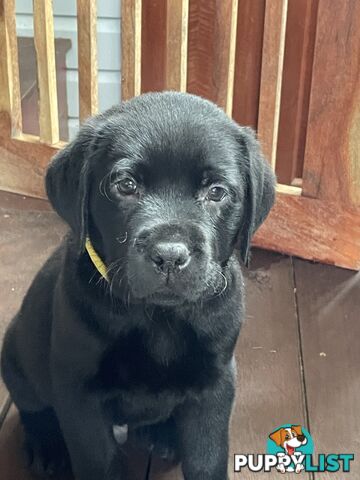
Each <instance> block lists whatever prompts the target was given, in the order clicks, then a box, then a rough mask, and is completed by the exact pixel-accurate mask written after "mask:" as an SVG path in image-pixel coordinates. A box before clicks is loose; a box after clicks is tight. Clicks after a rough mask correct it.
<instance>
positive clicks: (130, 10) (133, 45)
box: [121, 0, 142, 100]
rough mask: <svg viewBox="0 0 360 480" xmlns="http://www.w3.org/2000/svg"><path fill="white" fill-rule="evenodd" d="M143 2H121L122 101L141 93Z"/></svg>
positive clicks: (124, 0)
mask: <svg viewBox="0 0 360 480" xmlns="http://www.w3.org/2000/svg"><path fill="white" fill-rule="evenodd" d="M141 11H142V0H122V2H121V99H122V100H127V99H129V98H131V97H134V96H136V95H140V93H141Z"/></svg>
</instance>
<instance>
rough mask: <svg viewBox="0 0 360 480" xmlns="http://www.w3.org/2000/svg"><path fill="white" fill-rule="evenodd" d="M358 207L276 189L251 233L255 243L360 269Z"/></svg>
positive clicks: (277, 250)
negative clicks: (273, 200)
mask: <svg viewBox="0 0 360 480" xmlns="http://www.w3.org/2000/svg"><path fill="white" fill-rule="evenodd" d="M359 219H360V210H351V209H345V208H344V207H343V206H341V205H339V203H338V202H336V201H332V202H331V203H330V202H327V201H322V200H316V199H313V198H306V197H304V196H299V195H288V194H284V193H278V194H277V199H276V203H275V206H274V208H273V209H272V210H271V212H270V215H269V217H268V219H267V220H266V221H265V223H264V224H263V225H262V226H261V227H260V229H259V231H258V232H257V233H256V235H255V237H254V241H253V244H254V245H255V246H257V247H261V248H265V249H268V250H274V251H276V252H279V251H280V252H283V253H286V254H289V255H295V256H298V257H302V258H306V259H309V260H314V261H317V262H323V263H329V264H331V265H337V266H338V267H344V268H349V269H352V270H360V220H359Z"/></svg>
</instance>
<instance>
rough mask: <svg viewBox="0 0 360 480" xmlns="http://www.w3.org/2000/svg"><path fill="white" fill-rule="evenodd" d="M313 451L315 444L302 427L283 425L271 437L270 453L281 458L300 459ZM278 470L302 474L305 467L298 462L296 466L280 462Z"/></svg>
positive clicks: (269, 442) (269, 443)
mask: <svg viewBox="0 0 360 480" xmlns="http://www.w3.org/2000/svg"><path fill="white" fill-rule="evenodd" d="M306 447H308V448H306ZM312 450H313V442H312V439H311V437H310V434H309V432H308V431H307V430H306V429H304V428H302V427H301V425H291V424H288V425H283V426H282V427H280V428H278V429H277V430H275V431H274V432H272V433H271V434H270V435H269V440H268V451H269V453H274V454H276V455H277V456H278V457H279V458H281V457H285V456H288V457H291V458H292V459H299V458H301V456H302V455H304V454H307V453H312ZM276 468H277V470H278V471H279V472H280V473H285V472H295V473H300V472H301V471H303V470H304V465H303V463H301V462H296V465H295V464H294V463H293V462H292V463H291V464H290V465H289V466H285V464H284V463H281V462H279V464H278V465H277V467H276Z"/></svg>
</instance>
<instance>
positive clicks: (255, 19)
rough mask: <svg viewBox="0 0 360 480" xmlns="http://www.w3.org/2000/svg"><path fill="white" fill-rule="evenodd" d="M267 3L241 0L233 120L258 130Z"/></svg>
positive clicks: (257, 0) (259, 0)
mask: <svg viewBox="0 0 360 480" xmlns="http://www.w3.org/2000/svg"><path fill="white" fill-rule="evenodd" d="M264 18H265V0H256V1H254V0H241V1H240V3H239V10H238V24H237V37H236V58H235V80H234V100H233V112H232V116H233V118H234V120H236V121H237V122H238V123H240V125H249V126H251V127H252V128H254V129H257V124H258V111H259V96H260V79H261V57H262V46H263V33H264Z"/></svg>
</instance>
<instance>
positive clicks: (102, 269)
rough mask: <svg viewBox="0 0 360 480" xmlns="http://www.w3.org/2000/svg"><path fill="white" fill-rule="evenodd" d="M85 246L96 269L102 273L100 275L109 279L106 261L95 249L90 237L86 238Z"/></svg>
mask: <svg viewBox="0 0 360 480" xmlns="http://www.w3.org/2000/svg"><path fill="white" fill-rule="evenodd" d="M85 248H86V251H87V252H88V254H89V257H90V258H91V261H92V262H93V264H94V266H95V268H96V270H97V271H98V272H99V273H100V275H101V276H102V277H103V278H105V280H107V281H109V278H108V275H107V268H106V265H105V263H104V262H103V261H102V260H101V258H100V257H99V255H98V254H97V252H96V251H95V248H94V247H93V244H92V243H91V240H90V238H89V237H87V238H86V241H85Z"/></svg>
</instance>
